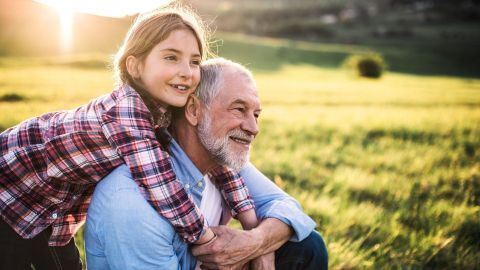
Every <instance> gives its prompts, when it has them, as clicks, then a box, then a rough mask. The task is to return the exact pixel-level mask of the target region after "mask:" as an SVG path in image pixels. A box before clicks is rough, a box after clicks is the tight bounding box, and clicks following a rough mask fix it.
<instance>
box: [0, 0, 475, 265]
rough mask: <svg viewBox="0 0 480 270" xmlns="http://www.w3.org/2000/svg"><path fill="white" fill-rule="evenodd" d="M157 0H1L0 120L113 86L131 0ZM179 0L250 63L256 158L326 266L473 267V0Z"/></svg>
mask: <svg viewBox="0 0 480 270" xmlns="http://www.w3.org/2000/svg"><path fill="white" fill-rule="evenodd" d="M167 2H170V1H112V0H101V1H100V0H99V1H87V0H85V1H56V0H39V1H31V0H15V1H12V0H0V131H3V130H5V129H6V128H8V127H11V126H13V125H15V124H17V123H19V122H20V121H22V120H25V119H27V118H29V117H33V116H37V115H39V114H41V113H44V112H48V111H54V110H63V109H71V108H74V107H76V106H79V105H81V104H84V103H86V102H87V101H88V100H90V99H92V98H95V97H97V96H99V95H102V94H105V93H108V92H109V91H111V90H112V87H113V76H112V72H111V68H110V63H111V57H112V55H113V54H114V53H115V52H116V50H117V49H118V48H119V46H120V43H121V41H122V39H123V37H124V35H125V34H126V31H127V30H128V27H129V26H130V24H131V23H132V21H133V20H134V18H135V16H136V14H138V12H142V11H146V10H149V9H151V8H154V7H158V6H162V5H164V4H166V3H167ZM180 2H181V3H184V4H187V5H191V6H192V7H193V8H194V9H195V10H196V11H197V12H198V14H199V15H200V16H201V17H202V18H203V19H204V20H205V21H206V22H208V23H209V26H210V29H211V32H212V43H211V47H212V50H213V51H214V52H215V53H216V54H217V55H219V56H223V57H226V58H229V59H232V60H235V61H238V62H240V63H242V64H245V65H246V66H247V67H248V68H250V69H251V70H252V71H253V72H254V76H255V78H256V80H257V83H258V88H259V91H260V97H261V101H262V106H263V108H264V110H263V112H262V116H261V120H260V128H261V134H260V135H259V136H258V137H257V139H256V142H255V144H254V149H253V153H252V161H253V163H254V164H255V165H256V166H257V167H259V168H260V170H261V171H263V172H264V173H265V174H266V175H267V176H268V177H270V178H271V179H272V180H273V181H275V183H276V184H277V185H279V186H280V187H281V188H283V189H284V190H286V191H287V192H289V193H290V194H292V195H293V196H294V197H295V198H296V199H298V200H299V201H300V203H301V204H302V205H303V207H304V208H305V211H306V212H307V213H308V214H309V215H311V216H312V217H313V218H314V219H315V221H316V222H317V224H318V227H317V230H318V231H320V232H321V233H322V235H323V236H324V238H325V240H326V242H327V246H328V249H329V255H330V266H331V268H332V269H365V268H374V269H391V268H393V269H396V268H400V269H411V268H413V269H424V268H425V269H479V265H480V245H479V243H480V106H479V105H480V53H479V48H480V1H478V0H458V1H448V0H369V1H367V0H315V1H314V0H298V1H287V0H263V1H260V0H244V1H221V0H203V1H199V0H191V1H187V0H184V1H180ZM76 240H77V245H78V246H79V247H80V248H82V247H83V240H82V232H80V233H79V234H78V235H77V238H76Z"/></svg>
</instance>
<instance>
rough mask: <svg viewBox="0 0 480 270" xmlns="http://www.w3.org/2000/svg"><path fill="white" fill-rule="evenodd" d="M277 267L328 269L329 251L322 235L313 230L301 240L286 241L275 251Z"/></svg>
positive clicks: (287, 268)
mask: <svg viewBox="0 0 480 270" xmlns="http://www.w3.org/2000/svg"><path fill="white" fill-rule="evenodd" d="M275 269H279V270H292V269H293V270H295V269H304V270H327V269H328V253H327V248H326V246H325V242H324V241H323V239H322V236H320V234H319V233H318V232H316V231H313V232H312V233H311V234H310V235H309V236H308V237H307V238H305V239H304V240H303V241H301V242H292V241H289V242H287V243H285V244H284V245H283V246H281V247H280V248H279V249H278V250H277V251H275Z"/></svg>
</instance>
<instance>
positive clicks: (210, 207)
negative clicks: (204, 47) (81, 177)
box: [85, 59, 328, 270]
mask: <svg viewBox="0 0 480 270" xmlns="http://www.w3.org/2000/svg"><path fill="white" fill-rule="evenodd" d="M259 114H260V102H259V98H258V95H257V91H256V87H255V83H254V81H253V78H252V75H251V73H250V72H249V71H248V70H247V69H246V68H244V67H243V66H241V65H239V64H236V63H233V62H231V61H228V60H225V59H214V60H209V61H206V62H205V63H204V64H203V65H202V82H201V83H200V85H199V87H198V89H197V94H196V96H192V97H190V98H189V100H188V101H187V104H186V106H185V108H184V109H183V110H182V112H181V113H178V114H176V115H175V117H174V119H173V123H172V128H171V130H170V132H171V134H172V136H173V139H172V141H171V144H170V151H171V153H172V156H171V161H172V164H173V168H174V170H175V173H176V175H177V177H178V179H179V180H180V181H181V182H182V184H183V185H184V187H185V189H186V190H187V192H188V193H189V195H190V196H192V198H193V200H194V202H195V203H196V204H197V205H198V206H199V207H200V209H201V210H202V212H203V214H204V216H205V219H206V221H207V222H208V224H209V225H210V226H211V227H212V230H213V231H214V232H215V234H216V235H217V238H216V239H215V240H214V241H212V242H210V243H207V244H204V245H198V246H195V245H193V247H192V248H191V249H190V250H189V247H188V245H187V244H186V243H184V242H182V241H181V239H180V237H179V236H178V235H177V234H176V233H175V231H174V229H173V227H172V226H171V225H170V223H169V222H168V221H167V220H166V219H164V218H163V217H161V216H160V215H158V214H157V213H156V211H155V210H154V209H153V208H152V207H151V206H150V205H149V204H148V202H147V201H146V200H145V199H144V198H143V196H142V194H141V193H140V191H139V189H138V187H137V185H136V183H135V182H134V181H133V180H132V176H131V174H130V172H129V170H128V168H127V167H125V166H121V167H119V168H117V169H116V170H115V171H114V172H112V173H111V174H110V175H108V176H107V177H106V178H105V179H104V180H102V181H101V182H100V184H98V186H97V188H96V190H95V193H94V195H93V199H92V202H91V204H90V207H89V210H88V215H87V225H86V230H85V243H86V253H87V266H88V268H89V269H93V270H96V269H193V268H195V266H197V267H198V265H199V264H200V262H201V264H202V268H207V269H232V268H241V267H242V266H244V265H246V264H247V263H248V262H250V265H251V266H252V267H253V268H254V269H273V268H274V267H276V268H278V269H327V266H328V262H327V251H326V248H325V244H324V243H323V240H322V238H321V237H320V235H319V234H318V233H317V232H315V231H313V229H314V227H315V223H314V222H313V221H312V220H311V219H310V218H309V217H308V216H307V215H305V214H304V213H303V212H302V210H301V208H300V206H299V205H298V203H297V202H296V201H295V200H294V199H293V198H292V197H290V196H288V195H287V194H286V193H284V192H283V191H281V190H280V189H279V188H278V187H276V186H275V185H274V184H273V183H272V182H271V181H270V180H269V179H267V178H266V177H265V176H264V175H263V174H261V173H260V172H259V171H258V170H257V169H256V168H255V167H254V166H253V165H251V164H247V163H248V157H249V150H250V144H251V142H252V140H253V139H254V137H255V136H256V135H257V133H258V126H257V118H258V116H259ZM218 165H226V166H230V167H232V168H236V169H240V168H241V171H240V174H241V175H242V177H243V178H244V179H245V183H246V185H247V187H248V189H249V191H250V194H251V196H252V198H253V200H254V202H255V206H256V209H255V210H256V213H257V216H258V218H259V220H261V222H260V224H259V225H258V226H257V227H256V228H254V229H252V230H249V231H242V230H237V229H232V228H229V227H226V226H218V225H222V224H226V223H227V222H228V220H229V219H230V217H231V216H230V212H229V211H228V209H226V206H225V204H224V203H223V201H222V196H221V195H220V194H219V192H218V190H217V189H216V187H215V186H214V185H213V184H212V183H211V182H210V180H209V179H208V177H206V176H205V177H204V175H206V173H207V172H208V171H209V170H211V169H212V168H214V167H216V166H218Z"/></svg>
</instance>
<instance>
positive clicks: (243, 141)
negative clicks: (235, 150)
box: [230, 136, 252, 145]
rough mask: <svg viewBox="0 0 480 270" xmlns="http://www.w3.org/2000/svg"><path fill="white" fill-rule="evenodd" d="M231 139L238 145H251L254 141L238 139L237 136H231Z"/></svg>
mask: <svg viewBox="0 0 480 270" xmlns="http://www.w3.org/2000/svg"><path fill="white" fill-rule="evenodd" d="M230 139H231V140H232V141H234V142H237V143H239V144H243V145H250V144H251V143H252V139H249V138H241V137H237V136H230Z"/></svg>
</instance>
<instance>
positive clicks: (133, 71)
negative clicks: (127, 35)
mask: <svg viewBox="0 0 480 270" xmlns="http://www.w3.org/2000/svg"><path fill="white" fill-rule="evenodd" d="M125 64H126V65H127V71H128V74H130V76H132V78H134V79H138V78H139V77H140V72H139V70H138V68H139V61H138V59H137V58H136V57H135V56H133V55H129V56H128V57H127V59H126V61H125Z"/></svg>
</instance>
